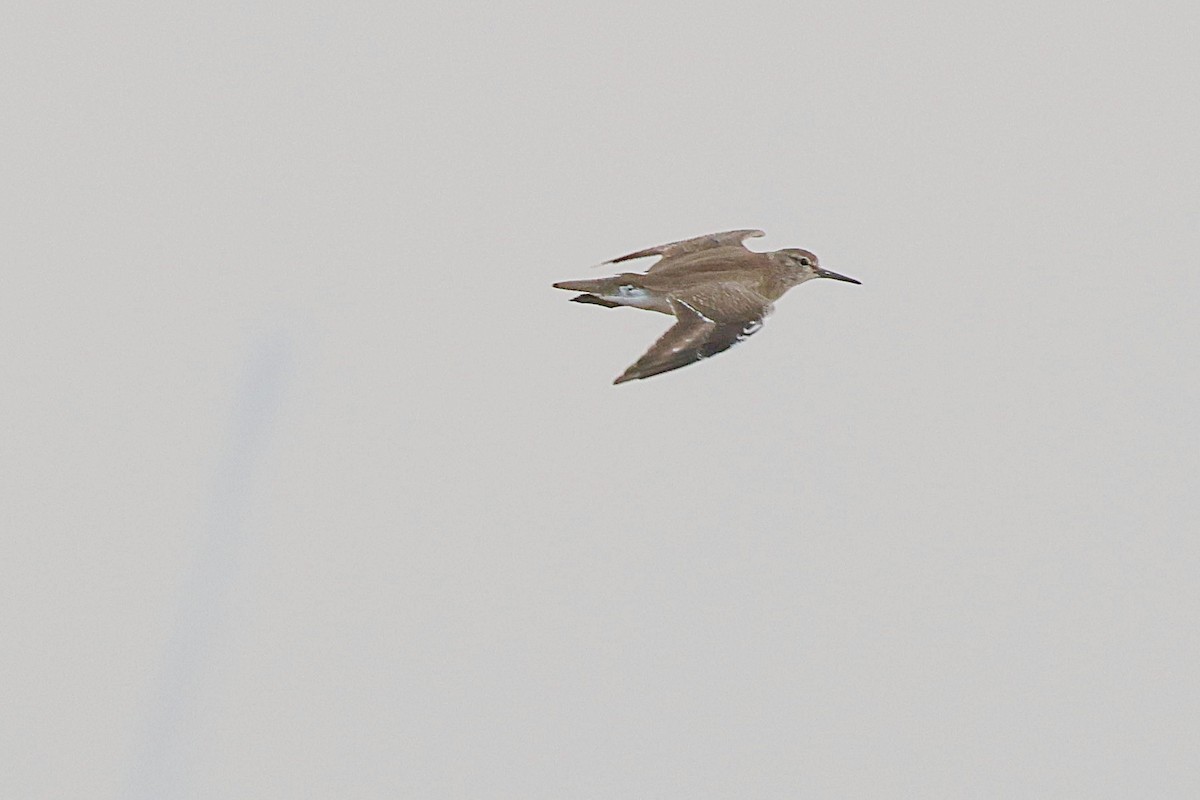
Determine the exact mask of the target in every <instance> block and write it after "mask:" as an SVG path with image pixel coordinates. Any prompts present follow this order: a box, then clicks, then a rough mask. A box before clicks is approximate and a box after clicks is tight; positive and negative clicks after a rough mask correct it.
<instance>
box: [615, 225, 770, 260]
mask: <svg viewBox="0 0 1200 800" xmlns="http://www.w3.org/2000/svg"><path fill="white" fill-rule="evenodd" d="M758 236H766V234H765V233H763V232H762V231H757V230H744V231H723V232H721V233H710V234H708V235H706V236H697V237H696V238H695V239H684V240H682V241H679V242H670V243H669V244H660V245H659V246H658V247H648V248H646V249H645V250H638V251H637V252H636V253H627V254H625V255H623V256H620V257H619V258H614V259H611V260H609V261H605V262H604V263H605V264H618V263H620V262H622V261H630V260H632V259H635V258H646V257H647V256H663V257H664V258H676V257H678V256H682V255H687V254H689V253H698V252H700V251H701V250H715V249H716V248H718V247H745V245H744V242H745V241H746V240H747V239H751V238H755V237H758Z"/></svg>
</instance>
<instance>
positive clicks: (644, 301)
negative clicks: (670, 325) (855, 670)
mask: <svg viewBox="0 0 1200 800" xmlns="http://www.w3.org/2000/svg"><path fill="white" fill-rule="evenodd" d="M603 297H604V299H605V300H608V301H610V302H613V303H617V304H619V305H623V306H634V307H635V308H652V307H654V306H655V305H657V304H656V303H655V300H654V298H652V297H651V296H650V293H649V292H647V291H646V290H645V289H639V288H637V287H636V286H630V285H629V284H624V285H622V286H618V287H617V291H616V292H614V293H612V294H606V295H603Z"/></svg>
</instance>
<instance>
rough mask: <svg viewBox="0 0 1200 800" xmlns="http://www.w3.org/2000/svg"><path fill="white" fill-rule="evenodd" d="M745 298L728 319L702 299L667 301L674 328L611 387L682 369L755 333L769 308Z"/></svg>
mask: <svg viewBox="0 0 1200 800" xmlns="http://www.w3.org/2000/svg"><path fill="white" fill-rule="evenodd" d="M746 295H747V296H746V297H745V299H746V300H747V301H749V302H748V303H747V304H746V307H745V308H743V309H738V310H739V311H740V312H741V313H737V314H735V315H732V316H726V315H724V314H721V315H718V314H716V313H715V312H713V311H712V310H710V309H708V308H705V307H704V304H703V303H702V302H701V301H702V300H703V298H702V297H695V298H693V300H694V301H695V302H689V300H688V299H684V298H674V297H673V298H671V301H670V302H671V308H672V310H674V312H675V317H676V322H675V324H674V325H672V326H671V327H670V328H669V329H668V330H667V332H666V333H664V334H663V335H662V336H661V337H660V338H659V339H658V341H656V342H655V343H654V344H653V345H652V346H651V347H650V349H649V350H647V351H646V353H645V354H644V355H643V356H642V357H641V358H639V359H638V360H637V361H635V362H634V363H633V364H631V365H630V366H629V368H628V369H626V370H625V372H623V373H622V374H621V375H620V376H619V377H618V378H617V379H616V380H615V381H613V383H625V382H626V381H632V380H639V379H641V378H649V377H651V376H653V375H661V374H662V373H664V372H670V371H671V370H674V369H679V368H680V367H686V366H687V365H688V364H694V363H696V362H697V361H700V360H701V359H704V358H708V357H709V356H713V355H716V354H717V353H720V352H723V351H725V350H728V349H729V348H730V347H733V346H734V345H735V344H737V343H738V342H740V341H742V340H743V339H745V338H747V337H748V336H751V335H753V334H755V333H757V332H758V330H759V329H760V328H762V325H763V319H764V317H765V316H766V314H767V312H768V311H769V310H770V304H769V303H767V302H766V301H765V300H764V299H763V298H761V297H760V298H758V302H754V301H753V300H752V298H751V295H753V293H752V292H746ZM710 315H711V316H710Z"/></svg>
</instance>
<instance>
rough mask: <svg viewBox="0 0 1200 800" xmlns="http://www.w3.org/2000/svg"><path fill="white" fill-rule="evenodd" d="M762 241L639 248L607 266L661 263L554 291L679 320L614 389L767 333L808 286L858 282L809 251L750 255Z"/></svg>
mask: <svg viewBox="0 0 1200 800" xmlns="http://www.w3.org/2000/svg"><path fill="white" fill-rule="evenodd" d="M763 235H764V234H763V232H762V231H758V230H740V231H725V232H723V233H712V234H709V235H707V236H698V237H696V238H695V239H685V240H683V241H679V242H671V243H670V244H664V245H659V246H658V247H651V248H648V249H646V250H638V251H637V252H634V253H628V254H626V255H623V256H620V257H619V258H614V259H612V260H611V261H606V262H604V263H605V264H619V263H621V262H624V261H631V260H633V259H637V258H645V257H649V256H660V257H661V258H660V259H659V261H657V262H656V263H655V264H654V265H653V266H651V267H650V269H649V270H647V271H646V272H645V273H637V272H623V273H621V274H620V275H614V276H612V277H609V278H599V279H594V280H581V281H563V282H561V283H556V284H554V286H555V288H558V289H568V290H571V291H575V292H582V294H580V295H578V296H576V297H574V298H572V300H573V301H575V302H578V303H590V304H593V305H600V306H605V307H608V308H616V307H618V306H633V307H634V308H641V309H645V310H647V311H658V312H660V313H663V314H673V315H674V316H675V319H676V321H675V324H674V325H673V326H672V327H671V328H670V329H669V330H668V331H667V332H666V333H664V334H663V335H662V337H661V338H660V339H659V340H658V341H657V342H655V343H654V345H653V346H652V347H651V348H650V349H649V350H647V351H646V353H645V354H644V355H643V356H642V357H641V358H639V359H638V360H637V361H635V362H634V363H633V364H632V365H630V367H629V369H627V370H625V372H624V373H622V374H621V375H620V376H619V377H618V378H617V379H616V380H615V381H614V383H624V382H626V381H631V380H636V379H639V378H649V377H650V376H652V375H658V374H661V373H663V372H669V371H671V370H673V369H679V368H680V367H684V366H687V365H688V364H693V363H695V362H697V361H699V360H700V359H702V358H707V357H709V356H711V355H715V354H716V353H720V352H721V351H723V350H728V349H729V348H730V347H732V346H733V345H735V344H737V343H738V342H740V341H742V340H743V339H745V338H747V337H748V336H751V335H752V334H754V333H755V332H757V331H758V329H759V328H761V327H762V324H763V320H764V319H765V318H766V316H767V315H768V314H770V313H771V311H772V310H773V308H774V306H773V303H774V301H776V300H778V299H779V298H780V297H782V296H783V294H784V292H786V291H787V290H788V289H790V288H792V287H793V286H796V285H798V284H801V283H803V282H804V281H807V280H810V279H812V278H834V279H836V280H841V281H849V282H850V283H859V281H856V280H855V279H854V278H847V277H846V276H845V275H838V274H837V273H836V272H829V271H828V270H824V269H821V268H820V266H819V265H818V263H817V257H816V256H815V255H813V254H812V253H810V252H809V251H807V250H800V249H796V248H788V249H784V250H776V251H774V252H771V253H755V252H753V251H751V250H748V249H746V247H745V245H744V244H743V243H744V242H745V240H746V239H748V238H751V237H756V236H763Z"/></svg>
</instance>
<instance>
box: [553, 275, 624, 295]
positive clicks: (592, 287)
mask: <svg viewBox="0 0 1200 800" xmlns="http://www.w3.org/2000/svg"><path fill="white" fill-rule="evenodd" d="M610 283H612V279H611V278H593V279H592V280H587V281H561V282H559V283H556V284H554V288H555V289H566V290H568V291H571V292H588V293H593V292H595V293H598V294H607V293H608V292H607V291H606V290H608V289H610V288H611V287H610V286H609V285H608V284H610Z"/></svg>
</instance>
